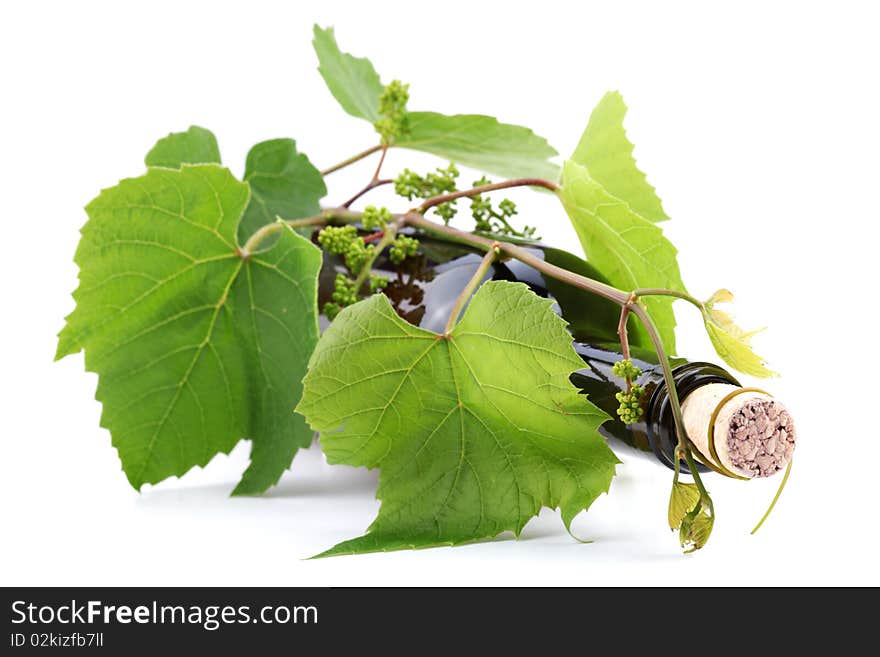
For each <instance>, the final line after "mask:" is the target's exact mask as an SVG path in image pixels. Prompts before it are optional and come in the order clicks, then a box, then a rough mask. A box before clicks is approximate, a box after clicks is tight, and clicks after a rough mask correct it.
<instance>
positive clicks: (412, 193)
mask: <svg viewBox="0 0 880 657" xmlns="http://www.w3.org/2000/svg"><path fill="white" fill-rule="evenodd" d="M458 175H459V174H458V169H457V168H456V167H455V165H454V164H452V163H450V164H449V166H448V167H446V168H445V169H444V168H437V170H436V171H434V172H430V173H427V174H425V175H424V176H421V175H419V174H417V173H415V172H414V171H411V170H410V169H404V170H403V172H402V173H401V174H400V175H399V176H397V178H395V180H394V192H395V193H396V194H397V195H398V196H403V197H404V198H405V199H406V200H408V201H412V200H413V199H414V198H430V197H432V196H438V195H439V194H448V193H449V192H454V191H455V181H456V179H457V178H458ZM433 210H434V212H435V213H436V214H437V216H438V217H440V218H441V219H443V223H446V224H448V223H449V221H450V219H452V218H453V217H454V216H455V213H456V212H457V210H456V208H455V205H454V203H441V204H440V205H437V206H435V207H434V208H433Z"/></svg>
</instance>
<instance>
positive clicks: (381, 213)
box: [361, 205, 391, 230]
mask: <svg viewBox="0 0 880 657" xmlns="http://www.w3.org/2000/svg"><path fill="white" fill-rule="evenodd" d="M389 221H391V210H389V209H388V208H377V207H376V206H375V205H368V206H367V207H365V208H364V214H363V218H362V219H361V222H362V223H363V225H364V228H366V229H367V230H373V229H374V228H378V229H380V230H385V226H386V224H387V223H388V222H389Z"/></svg>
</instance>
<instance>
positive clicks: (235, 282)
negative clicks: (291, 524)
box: [56, 164, 322, 494]
mask: <svg viewBox="0 0 880 657" xmlns="http://www.w3.org/2000/svg"><path fill="white" fill-rule="evenodd" d="M248 201H249V189H248V185H247V184H246V183H243V182H239V181H237V180H236V179H235V178H234V177H233V176H232V174H231V173H229V171H228V170H227V169H224V168H222V167H220V166H218V165H214V164H204V165H196V166H189V165H184V166H182V168H180V169H178V170H173V169H164V168H154V169H149V170H148V172H147V173H146V174H145V175H143V176H140V177H139V178H132V179H127V180H123V181H122V182H120V183H119V184H118V185H117V186H115V187H112V188H110V189H106V190H104V191H103V192H102V193H101V194H100V195H99V196H98V197H97V198H96V199H95V200H94V201H92V202H91V203H90V204H89V205H88V207H87V208H86V210H87V213H88V216H89V220H88V222H87V223H86V224H85V226H84V227H83V229H82V239H81V241H80V244H79V247H78V249H77V252H76V258H75V260H76V262H77V264H78V265H79V267H80V274H79V279H80V284H79V287H78V289H77V290H76V292H75V293H74V298H75V299H76V302H77V306H76V309H75V310H74V311H73V313H71V315H70V316H68V318H67V325H66V326H65V327H64V329H63V330H62V332H61V334H60V336H59V344H58V352H57V355H56V357H57V358H61V357H63V356H65V355H67V354H70V353H74V352H76V351H79V350H80V348H84V349H85V362H86V368H87V369H88V370H89V371H93V372H96V373H97V374H98V377H99V379H98V389H97V392H96V398H97V399H98V400H99V401H100V402H101V403H102V404H103V413H102V416H101V424H102V426H104V427H105V428H107V429H109V430H110V433H111V436H112V440H113V445H114V446H115V447H116V449H117V450H118V452H119V456H120V459H121V461H122V467H123V470H124V471H125V473H126V476H127V477H128V480H129V481H130V482H131V484H132V486H134V487H135V488H140V487H141V486H142V485H143V484H144V483H155V482H158V481H161V480H163V479H165V478H167V477H170V476H175V475H176V476H179V475H182V474H183V473H185V472H186V471H188V470H189V469H190V468H192V467H193V466H196V465H199V466H202V465H205V464H206V463H207V462H208V461H209V460H211V458H212V457H213V456H214V455H216V454H218V453H221V452H222V453H226V452H228V451H229V450H230V449H232V447H233V446H234V445H235V444H236V443H237V442H238V441H239V440H240V439H241V438H250V439H251V440H252V443H253V444H252V449H251V464H250V466H249V467H248V469H247V471H246V472H245V474H244V477H243V478H242V480H241V482H240V483H239V484H238V486H237V487H236V489H235V491H234V493H239V494H249V493H257V492H261V491H263V490H265V489H266V488H268V487H269V486H271V485H273V484H274V483H276V482H277V481H278V479H279V477H280V476H281V474H282V472H283V471H284V470H285V469H286V468H287V467H289V465H290V462H291V460H292V459H293V456H294V454H295V453H296V450H297V449H298V448H299V447H304V446H307V445H308V444H310V442H311V440H312V436H313V433H312V432H311V431H310V430H309V429H308V427H307V426H306V424H305V422H304V420H303V418H302V417H300V416H298V415H295V414H294V412H293V408H294V406H295V405H296V403H297V401H298V400H299V397H300V394H301V391H302V388H301V384H300V381H301V379H302V376H303V374H304V373H305V369H306V365H307V363H308V359H309V356H310V355H311V352H312V350H313V348H314V345H315V343H316V342H317V338H318V324H317V276H318V271H319V269H320V266H321V261H322V257H321V252H320V250H319V249H317V248H316V247H315V246H313V245H312V244H311V243H310V242H309V241H308V240H306V239H304V238H302V237H300V236H299V235H297V234H296V233H295V232H294V231H292V230H291V229H290V228H288V227H286V226H284V227H283V228H282V230H281V231H280V232H281V237H280V238H279V239H278V240H277V242H276V244H275V245H274V246H272V247H271V248H269V249H266V250H264V251H261V252H259V253H256V254H254V255H253V256H251V257H250V258H248V259H242V258H241V257H240V256H239V255H238V245H237V244H236V229H237V227H238V223H239V220H240V218H241V216H242V213H243V212H244V209H245V207H246V206H247V203H248Z"/></svg>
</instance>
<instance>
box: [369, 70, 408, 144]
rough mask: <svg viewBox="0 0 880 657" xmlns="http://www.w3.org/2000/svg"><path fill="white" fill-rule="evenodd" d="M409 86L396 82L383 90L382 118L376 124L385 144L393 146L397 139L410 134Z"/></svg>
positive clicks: (380, 111)
mask: <svg viewBox="0 0 880 657" xmlns="http://www.w3.org/2000/svg"><path fill="white" fill-rule="evenodd" d="M408 101H409V85H408V84H403V83H402V82H401V81H400V80H394V81H393V82H391V84H389V85H387V86H386V87H385V88H384V89H383V90H382V95H381V96H380V97H379V114H380V115H381V117H382V118H380V119H379V120H378V121H376V123H375V124H374V126H375V128H376V132H378V133H379V134H380V135H381V136H382V143H383V144H393V143H394V140H395V139H396V138H397V137H404V136H406V135H407V134H409V113H408V112H407V110H406V104H407V102H408Z"/></svg>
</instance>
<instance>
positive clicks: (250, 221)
mask: <svg viewBox="0 0 880 657" xmlns="http://www.w3.org/2000/svg"><path fill="white" fill-rule="evenodd" d="M244 179H245V180H246V181H247V183H248V184H249V185H250V186H251V202H250V203H249V204H248V207H247V210H246V211H245V213H244V217H243V218H242V220H241V226H240V228H239V236H240V238H241V239H242V241H244V240H245V239H246V238H247V237H248V236H250V235H251V234H252V233H254V232H255V231H256V230H257V229H258V228H260V227H261V226H264V225H265V224H269V223H272V222H273V221H275V220H276V219H278V218H279V217H280V218H281V219H301V218H303V217H311V216H313V215H316V214H318V213H319V212H320V211H321V206H320V204H319V202H320V200H321V199H322V198H324V196H325V195H326V194H327V187H325V186H324V178H323V177H322V176H321V173H320V172H319V171H318V170H317V169H316V168H315V167H314V165H313V164H312V163H311V162H310V161H309V158H308V157H306V156H305V155H303V154H302V153H298V152H297V150H296V142H295V141H294V140H293V139H270V140H269V141H263V142H260V143H259V144H256V145H255V146H254V147H253V148H251V150H250V152H249V153H248V156H247V163H246V166H245V170H244Z"/></svg>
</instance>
